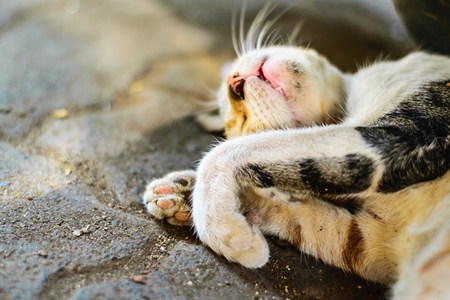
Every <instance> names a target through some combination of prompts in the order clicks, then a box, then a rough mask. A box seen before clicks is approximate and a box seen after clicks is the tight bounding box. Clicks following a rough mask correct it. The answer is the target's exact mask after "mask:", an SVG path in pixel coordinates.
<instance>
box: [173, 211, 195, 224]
mask: <svg viewBox="0 0 450 300" xmlns="http://www.w3.org/2000/svg"><path fill="white" fill-rule="evenodd" d="M173 216H174V218H175V219H177V220H178V221H183V222H185V221H188V220H189V219H190V218H191V213H190V212H188V211H177V212H176V213H175V214H174V215H173Z"/></svg>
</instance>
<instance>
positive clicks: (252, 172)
mask: <svg viewBox="0 0 450 300" xmlns="http://www.w3.org/2000/svg"><path fill="white" fill-rule="evenodd" d="M245 173H246V174H248V175H249V176H250V178H251V179H252V182H253V183H254V184H255V185H256V186H257V187H260V188H268V187H273V186H274V183H273V178H272V175H271V174H269V173H268V172H266V171H265V170H264V169H263V167H261V166H259V165H257V164H248V165H247V167H246V168H245Z"/></svg>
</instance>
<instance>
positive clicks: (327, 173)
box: [297, 154, 374, 195]
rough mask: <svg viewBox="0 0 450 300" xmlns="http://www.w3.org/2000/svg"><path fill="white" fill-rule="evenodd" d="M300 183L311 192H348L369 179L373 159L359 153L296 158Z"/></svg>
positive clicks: (365, 185)
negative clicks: (342, 155)
mask: <svg viewBox="0 0 450 300" xmlns="http://www.w3.org/2000/svg"><path fill="white" fill-rule="evenodd" d="M297 163H298V165H299V172H300V177H301V179H302V181H303V184H304V185H305V186H306V187H307V188H309V189H310V190H311V191H312V192H313V193H315V194H334V195H339V194H350V193H357V192H361V191H363V190H365V189H367V188H368V187H369V186H370V184H371V182H372V174H373V172H374V165H373V161H372V160H371V159H370V158H368V157H365V156H363V155H359V154H348V155H346V156H345V157H343V158H341V157H326V158H320V159H311V158H309V159H302V160H298V161H297Z"/></svg>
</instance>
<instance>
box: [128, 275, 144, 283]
mask: <svg viewBox="0 0 450 300" xmlns="http://www.w3.org/2000/svg"><path fill="white" fill-rule="evenodd" d="M128 279H130V280H131V281H134V282H136V283H144V279H143V278H142V276H141V275H130V276H129V277H128Z"/></svg>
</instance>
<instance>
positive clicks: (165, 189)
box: [153, 185, 173, 195]
mask: <svg viewBox="0 0 450 300" xmlns="http://www.w3.org/2000/svg"><path fill="white" fill-rule="evenodd" d="M153 193H155V194H163V195H166V194H173V188H172V187H170V186H168V185H160V186H157V187H155V189H154V190H153Z"/></svg>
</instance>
